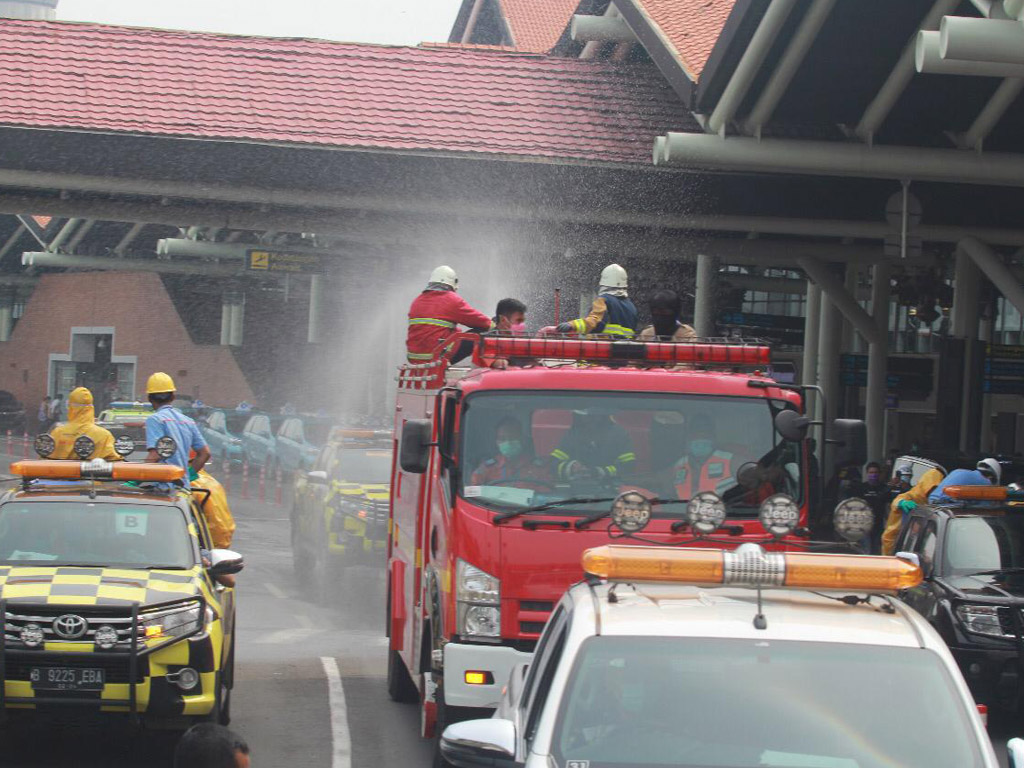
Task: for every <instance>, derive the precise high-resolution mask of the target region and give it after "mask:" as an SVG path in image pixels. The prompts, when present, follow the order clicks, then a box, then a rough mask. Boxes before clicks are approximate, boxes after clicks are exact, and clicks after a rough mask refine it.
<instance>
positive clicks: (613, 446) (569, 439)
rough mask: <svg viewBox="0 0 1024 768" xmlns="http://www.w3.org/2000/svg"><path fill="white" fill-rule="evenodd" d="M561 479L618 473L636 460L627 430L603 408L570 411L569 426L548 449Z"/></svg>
mask: <svg viewBox="0 0 1024 768" xmlns="http://www.w3.org/2000/svg"><path fill="white" fill-rule="evenodd" d="M551 458H552V459H554V462H555V474H556V475H557V477H558V479H559V480H560V481H562V482H565V481H570V480H603V479H606V478H615V477H621V476H622V474H623V472H625V471H627V470H629V469H630V468H631V467H633V466H634V465H635V464H636V453H635V452H634V450H633V441H632V439H631V438H630V436H629V433H628V432H627V431H626V430H625V429H623V428H622V427H620V426H619V425H618V424H616V423H615V422H614V421H613V420H612V416H611V414H610V413H608V412H607V411H605V410H603V409H595V408H590V409H588V410H579V411H573V417H572V427H570V429H569V431H568V432H567V433H566V435H565V437H563V438H562V442H561V443H560V444H559V446H558V447H557V448H555V450H553V451H552V452H551Z"/></svg>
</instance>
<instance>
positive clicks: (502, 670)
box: [444, 643, 533, 709]
mask: <svg viewBox="0 0 1024 768" xmlns="http://www.w3.org/2000/svg"><path fill="white" fill-rule="evenodd" d="M532 658H533V654H532V653H525V652H523V651H517V650H516V649H515V648H509V647H508V646H506V645H481V644H476V643H448V644H447V645H445V646H444V701H445V704H446V705H451V706H453V707H477V708H480V709H495V708H496V707H497V706H498V704H499V703H500V702H501V691H502V689H503V688H504V687H505V685H506V684H507V683H508V679H509V674H510V673H511V672H512V668H513V667H515V666H516V665H517V664H521V663H523V662H528V661H530V659H532ZM469 671H473V672H484V673H488V672H489V673H490V680H491V682H489V683H485V684H482V685H472V684H470V683H467V682H466V672H469Z"/></svg>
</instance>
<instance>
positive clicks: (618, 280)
mask: <svg viewBox="0 0 1024 768" xmlns="http://www.w3.org/2000/svg"><path fill="white" fill-rule="evenodd" d="M600 285H601V287H603V288H627V287H628V286H629V281H628V280H627V279H626V270H624V269H623V268H622V267H620V266H619V265H618V264H609V265H608V266H607V267H605V268H604V269H602V270H601V282H600Z"/></svg>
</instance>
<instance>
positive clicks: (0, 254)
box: [0, 222, 27, 261]
mask: <svg viewBox="0 0 1024 768" xmlns="http://www.w3.org/2000/svg"><path fill="white" fill-rule="evenodd" d="M26 229H27V227H26V226H25V225H24V224H22V223H21V222H18V227H17V229H15V230H14V231H13V232H12V233H11V236H10V237H8V238H7V242H5V243H4V244H3V247H0V261H3V258H4V256H6V255H7V254H8V253H10V251H11V249H12V248H13V247H14V246H15V245H17V243H18V241H19V240H21V236H22V235H24V234H25V230H26Z"/></svg>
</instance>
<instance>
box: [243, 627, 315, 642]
mask: <svg viewBox="0 0 1024 768" xmlns="http://www.w3.org/2000/svg"><path fill="white" fill-rule="evenodd" d="M324 631H325V630H323V629H302V628H298V627H297V628H295V629H279V630H277V631H276V632H271V633H270V634H269V635H262V636H260V637H259V638H257V639H256V640H253V642H254V643H256V644H257V645H285V644H290V643H298V642H301V641H303V640H308V639H309V638H311V637H313V636H314V635H319V634H321V633H322V632H324Z"/></svg>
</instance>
